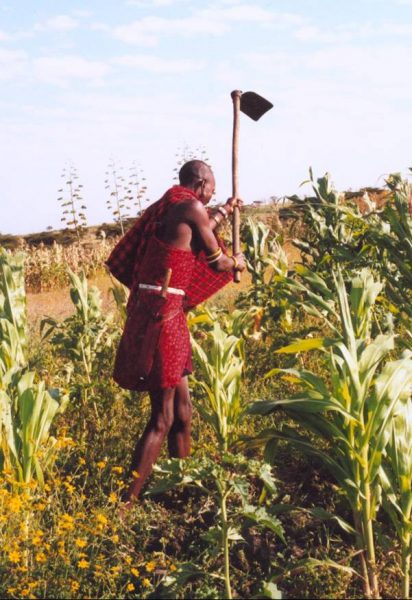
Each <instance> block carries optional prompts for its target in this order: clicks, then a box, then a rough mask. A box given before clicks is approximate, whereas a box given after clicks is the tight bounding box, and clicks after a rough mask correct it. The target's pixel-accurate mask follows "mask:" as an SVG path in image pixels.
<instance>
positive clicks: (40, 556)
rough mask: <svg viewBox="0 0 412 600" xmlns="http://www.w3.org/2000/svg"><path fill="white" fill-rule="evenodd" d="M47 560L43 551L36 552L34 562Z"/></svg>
mask: <svg viewBox="0 0 412 600" xmlns="http://www.w3.org/2000/svg"><path fill="white" fill-rule="evenodd" d="M46 561H47V558H46V555H45V554H44V552H38V553H37V554H36V562H38V563H45V562H46Z"/></svg>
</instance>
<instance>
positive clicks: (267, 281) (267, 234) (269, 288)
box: [236, 217, 291, 337]
mask: <svg viewBox="0 0 412 600" xmlns="http://www.w3.org/2000/svg"><path fill="white" fill-rule="evenodd" d="M242 241H243V243H244V255H245V258H246V265H247V269H248V271H249V273H250V274H251V276H252V285H251V286H250V288H249V289H248V291H247V292H245V293H242V294H240V296H239V298H238V300H237V301H236V306H238V307H239V308H240V309H242V310H243V311H245V312H246V311H247V312H248V314H249V315H250V316H251V317H253V319H254V333H255V334H256V337H258V336H259V335H261V334H263V335H264V336H266V335H268V334H269V333H271V331H272V330H273V328H274V327H276V326H278V325H280V326H281V327H282V328H283V329H285V330H287V329H288V328H290V326H291V306H290V304H289V302H288V298H287V297H286V296H285V294H284V289H283V280H284V278H285V277H286V276H287V273H288V259H287V256H286V253H285V251H284V250H283V248H282V246H281V243H280V239H279V238H278V237H277V236H273V234H272V232H271V230H270V229H269V227H267V226H266V225H265V224H264V223H262V222H260V221H258V222H255V221H254V220H253V219H251V218H250V217H249V218H248V219H247V221H246V223H245V224H244V225H243V227H242Z"/></svg>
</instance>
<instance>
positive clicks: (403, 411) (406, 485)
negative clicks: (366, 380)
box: [380, 387, 412, 598]
mask: <svg viewBox="0 0 412 600" xmlns="http://www.w3.org/2000/svg"><path fill="white" fill-rule="evenodd" d="M410 395H411V388H409V390H408V388H407V387H405V396H406V398H405V399H404V400H403V401H402V402H399V403H398V405H397V408H396V410H395V413H394V415H393V418H392V421H391V433H390V438H389V443H388V445H387V448H386V460H385V462H384V465H383V468H382V469H381V472H380V478H381V482H382V489H383V507H384V508H385V510H386V511H387V513H388V514H389V517H390V518H391V521H392V523H393V525H394V526H395V529H396V532H397V534H398V537H399V540H400V543H401V560H402V598H409V597H410V595H409V589H410V563H411V552H412V548H411V532H412V521H411V516H412V445H411V439H412V399H411V397H410Z"/></svg>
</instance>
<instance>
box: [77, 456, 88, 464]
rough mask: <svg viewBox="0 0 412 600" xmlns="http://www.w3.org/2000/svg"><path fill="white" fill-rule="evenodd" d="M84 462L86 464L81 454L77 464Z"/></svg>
mask: <svg viewBox="0 0 412 600" xmlns="http://www.w3.org/2000/svg"><path fill="white" fill-rule="evenodd" d="M85 464H86V461H85V459H84V458H83V456H81V457H80V458H79V465H85Z"/></svg>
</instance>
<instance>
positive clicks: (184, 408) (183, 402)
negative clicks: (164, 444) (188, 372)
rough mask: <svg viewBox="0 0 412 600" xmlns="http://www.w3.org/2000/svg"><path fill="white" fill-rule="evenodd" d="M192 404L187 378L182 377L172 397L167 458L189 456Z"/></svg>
mask: <svg viewBox="0 0 412 600" xmlns="http://www.w3.org/2000/svg"><path fill="white" fill-rule="evenodd" d="M191 430H192V402H191V400H190V394H189V384H188V381H187V377H182V379H181V381H180V383H179V385H178V386H177V387H176V392H175V397H174V421H173V425H172V427H171V429H170V431H169V435H168V437H167V441H168V448H169V456H170V457H171V458H186V457H187V456H189V454H190V434H191Z"/></svg>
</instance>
